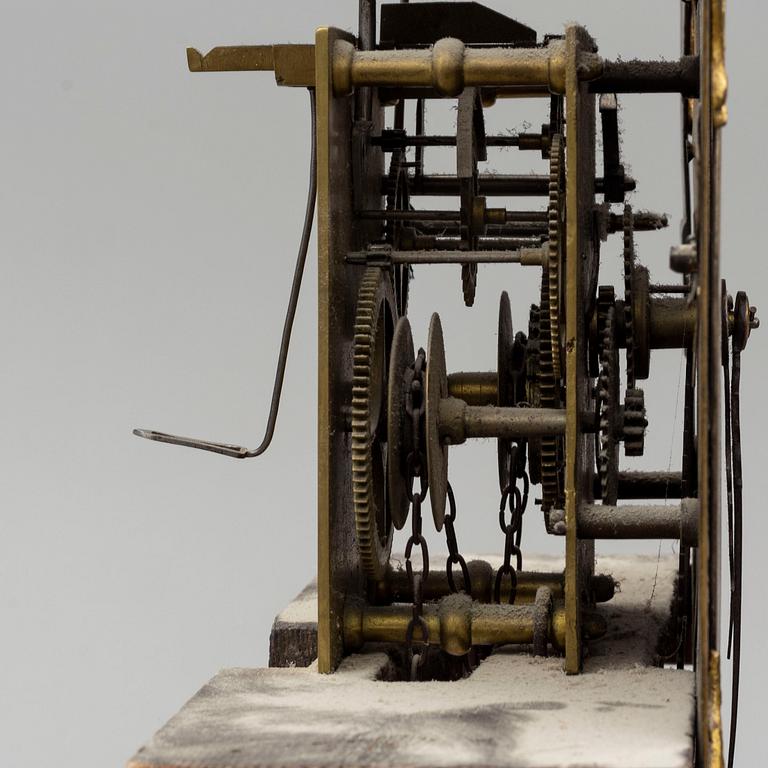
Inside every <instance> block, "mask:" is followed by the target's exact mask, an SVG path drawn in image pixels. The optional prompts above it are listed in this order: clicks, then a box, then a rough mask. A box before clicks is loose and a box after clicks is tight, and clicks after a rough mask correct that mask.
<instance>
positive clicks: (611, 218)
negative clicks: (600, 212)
mask: <svg viewBox="0 0 768 768" xmlns="http://www.w3.org/2000/svg"><path fill="white" fill-rule="evenodd" d="M622 199H623V198H622ZM632 219H633V225H632V226H633V229H634V231H635V232H653V231H655V230H657V229H664V228H665V227H668V226H669V217H668V216H667V214H666V213H653V212H652V211H633V212H632ZM607 231H608V232H609V233H612V232H623V231H624V215H623V214H618V213H609V214H608V217H607Z"/></svg>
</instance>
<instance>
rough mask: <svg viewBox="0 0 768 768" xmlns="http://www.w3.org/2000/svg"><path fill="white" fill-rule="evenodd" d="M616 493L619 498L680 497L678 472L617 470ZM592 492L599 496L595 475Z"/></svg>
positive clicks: (598, 482)
mask: <svg viewBox="0 0 768 768" xmlns="http://www.w3.org/2000/svg"><path fill="white" fill-rule="evenodd" d="M616 479H617V495H618V497H619V498H620V499H679V498H682V473H680V472H667V471H656V472H637V471H635V472H619V473H618V474H617V477H616ZM593 493H594V495H595V496H600V493H601V485H600V478H599V477H597V476H596V477H595V483H594V489H593Z"/></svg>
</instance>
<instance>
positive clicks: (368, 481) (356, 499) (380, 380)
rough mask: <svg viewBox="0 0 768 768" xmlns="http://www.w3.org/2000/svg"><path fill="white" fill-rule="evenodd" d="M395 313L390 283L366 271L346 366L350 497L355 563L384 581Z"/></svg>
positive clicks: (387, 546) (374, 271)
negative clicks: (349, 388) (349, 390)
mask: <svg viewBox="0 0 768 768" xmlns="http://www.w3.org/2000/svg"><path fill="white" fill-rule="evenodd" d="M396 318H397V311H396V309H395V296H394V291H393V289H392V281H391V279H390V277H389V275H388V273H387V272H385V271H384V270H382V269H380V268H379V267H368V268H367V269H366V271H365V274H364V275H363V279H362V282H361V283H360V290H359V292H358V298H357V314H356V316H355V341H354V352H353V368H352V498H353V504H354V511H355V528H356V531H357V546H358V551H359V553H360V564H361V567H362V569H363V572H364V573H365V575H366V576H367V577H368V578H369V579H370V580H372V581H378V580H381V579H383V578H384V574H385V573H386V568H387V565H388V563H389V553H390V550H391V548H392V532H393V527H392V518H391V514H390V510H389V499H388V495H387V483H386V477H387V414H386V410H387V408H386V402H387V394H386V393H387V378H388V373H389V371H388V368H389V353H390V347H391V345H392V336H393V333H394V327H395V321H396Z"/></svg>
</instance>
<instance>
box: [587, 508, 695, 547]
mask: <svg viewBox="0 0 768 768" xmlns="http://www.w3.org/2000/svg"><path fill="white" fill-rule="evenodd" d="M577 530H578V535H579V538H581V539H678V540H680V541H682V542H683V544H685V545H687V546H695V544H696V541H697V539H698V531H699V504H698V500H697V499H682V500H681V501H680V503H678V504H643V505H635V504H631V505H630V504H627V505H622V506H619V507H616V506H611V505H608V504H583V505H582V506H581V507H580V509H579V513H578V527H577Z"/></svg>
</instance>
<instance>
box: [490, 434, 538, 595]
mask: <svg viewBox="0 0 768 768" xmlns="http://www.w3.org/2000/svg"><path fill="white" fill-rule="evenodd" d="M519 451H520V447H519V446H518V445H513V446H512V448H511V450H510V452H509V469H510V472H509V476H510V478H511V480H510V482H509V483H508V484H507V485H506V486H505V487H504V489H503V490H502V492H501V502H500V504H499V528H501V532H502V533H503V534H504V562H503V563H502V565H501V567H500V568H499V570H498V571H496V581H495V582H494V585H493V599H494V602H496V603H501V586H502V583H503V581H504V577H505V576H507V577H509V580H510V586H509V603H510V604H512V603H514V602H515V597H516V595H517V572H518V571H520V570H522V568H523V553H522V551H521V549H520V542H521V540H522V536H523V513H524V512H525V509H526V507H527V506H528V492H529V490H530V480H529V478H528V473H527V472H526V471H525V468H524V467H521V466H520V463H519V462H518V460H517V459H518V455H519ZM519 479H522V481H523V490H522V492H521V491H520V489H519V488H518V487H517V481H518V480H519ZM507 510H509V522H507ZM513 556H514V557H515V566H513V565H512V557H513Z"/></svg>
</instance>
